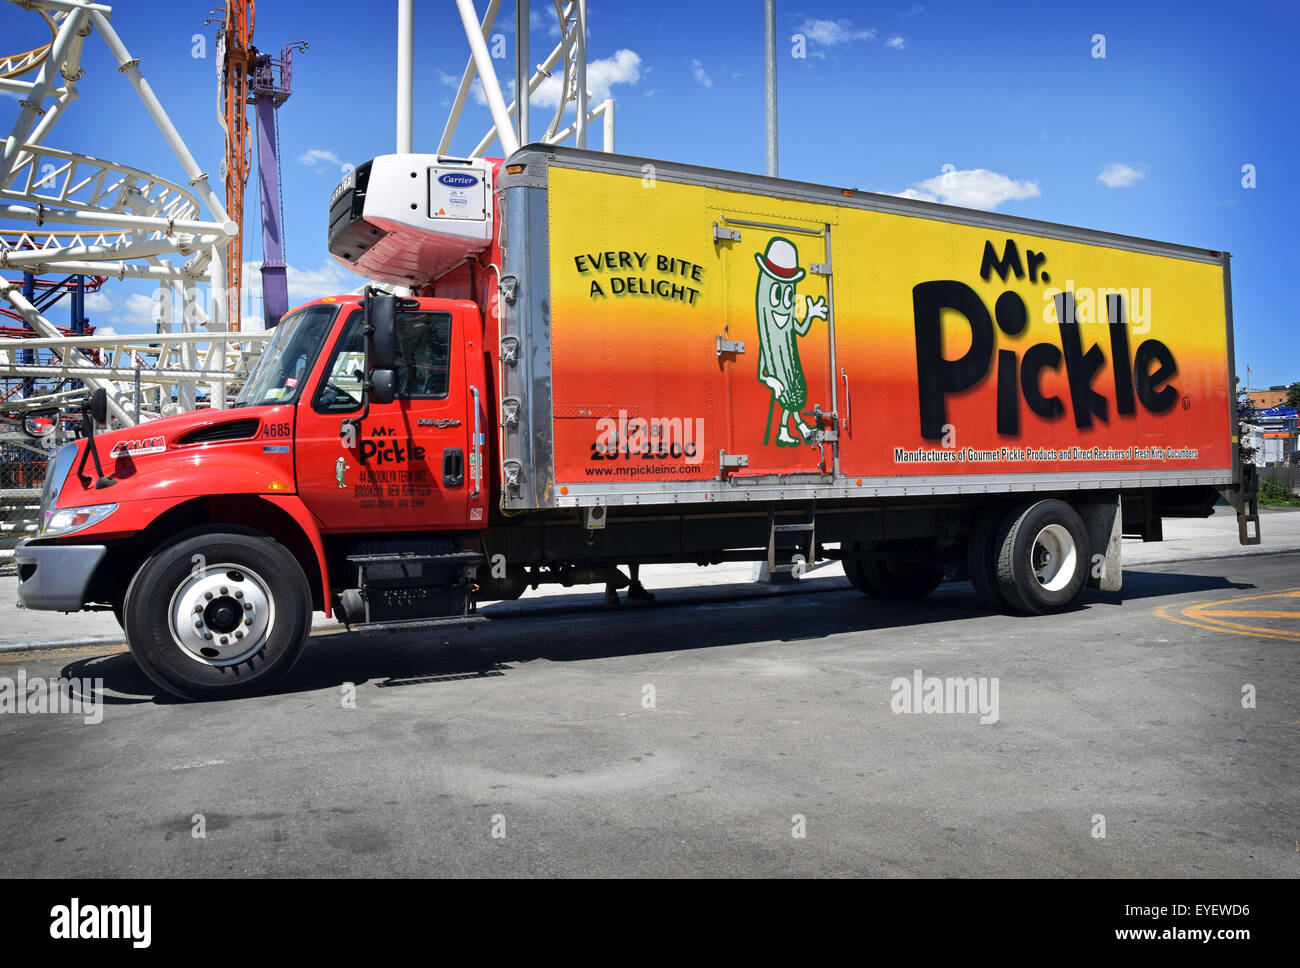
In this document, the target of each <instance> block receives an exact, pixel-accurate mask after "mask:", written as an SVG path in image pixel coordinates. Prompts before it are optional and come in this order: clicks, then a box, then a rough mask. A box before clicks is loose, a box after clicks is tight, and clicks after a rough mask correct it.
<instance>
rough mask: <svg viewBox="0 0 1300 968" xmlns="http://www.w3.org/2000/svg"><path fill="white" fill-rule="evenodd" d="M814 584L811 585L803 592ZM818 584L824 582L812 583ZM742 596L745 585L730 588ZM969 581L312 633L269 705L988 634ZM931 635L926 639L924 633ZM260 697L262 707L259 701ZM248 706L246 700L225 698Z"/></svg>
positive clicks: (106, 696) (1098, 595) (987, 616)
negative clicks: (895, 637)
mask: <svg viewBox="0 0 1300 968" xmlns="http://www.w3.org/2000/svg"><path fill="white" fill-rule="evenodd" d="M809 584H811V583H809ZM819 584H820V583H819ZM734 587H743V586H734ZM1255 587H1256V586H1254V585H1251V584H1242V583H1237V582H1232V581H1229V580H1228V579H1226V578H1223V577H1221V576H1214V575H1179V574H1167V573H1160V572H1142V571H1130V572H1126V573H1125V577H1124V589H1123V591H1121V592H1098V591H1090V592H1088V593H1087V594H1086V595H1085V596H1084V598H1083V601H1082V603H1081V605H1080V607H1079V609H1077V610H1076V613H1075V614H1076V615H1077V614H1080V613H1085V614H1086V613H1087V612H1089V611H1097V612H1098V614H1099V615H1104V614H1105V613H1106V612H1108V611H1109V609H1110V608H1112V607H1115V606H1120V605H1123V604H1125V603H1126V602H1132V601H1139V600H1142V599H1149V598H1158V597H1162V596H1173V595H1186V594H1192V593H1197V592H1207V591H1223V590H1250V589H1253V588H1255ZM1054 618H1055V617H1054V616H1042V617H1024V618H1020V619H1016V620H1015V621H1021V622H1025V623H1031V624H1032V623H1039V622H1052V621H1053V620H1054ZM1005 620H1006V619H1005V617H1004V616H1001V615H999V614H998V613H996V612H993V611H992V610H991V609H989V608H988V607H987V606H986V605H984V603H983V602H982V601H980V600H979V598H978V597H977V596H976V595H975V593H974V591H973V590H972V589H971V587H970V585H969V584H968V583H965V582H951V583H946V584H944V585H943V586H941V587H940V588H939V589H938V590H937V591H936V592H935V593H934V594H932V595H931V596H930V597H928V598H926V599H924V600H923V601H922V602H896V601H882V600H878V599H871V598H867V597H864V596H862V595H860V594H859V593H858V592H856V591H854V590H853V589H851V588H849V587H848V585H847V584H846V583H844V582H843V580H842V579H828V580H825V584H824V585H823V586H822V588H821V589H819V590H816V591H813V590H810V591H809V592H808V593H803V592H795V593H790V594H783V595H771V596H768V595H762V596H760V597H758V598H755V597H754V596H753V595H735V594H733V595H731V596H727V595H725V594H719V595H718V596H716V597H713V598H711V599H710V600H707V601H692V602H689V603H680V602H676V603H675V602H674V601H673V600H672V599H671V598H666V597H661V599H660V600H659V601H657V602H655V603H653V604H650V605H624V606H621V607H619V608H608V607H605V606H603V605H595V604H593V605H590V606H587V607H585V608H578V607H573V608H570V607H568V606H567V605H566V606H563V607H560V608H551V609H547V610H545V611H537V612H531V613H523V614H514V615H509V616H506V617H502V618H498V619H496V620H494V621H493V622H492V623H491V624H490V625H486V626H479V627H477V628H474V629H459V630H440V631H438V632H436V633H435V634H433V635H429V634H428V633H425V634H423V635H422V634H421V633H419V632H418V631H415V632H404V633H400V634H391V635H362V634H361V633H358V632H346V631H341V632H336V633H327V634H317V635H314V636H313V637H312V639H311V640H310V641H309V642H308V645H307V648H306V650H305V651H304V653H303V656H302V658H301V659H300V660H299V662H298V664H297V665H296V666H295V667H294V670H293V671H292V672H291V673H290V674H289V676H288V678H287V679H285V680H283V681H282V682H281V683H280V684H279V686H278V687H277V688H276V689H275V690H274V691H273V693H272V695H273V696H274V695H287V694H294V693H305V692H315V691H318V690H324V689H332V690H339V689H341V688H342V687H343V686H344V685H345V684H347V683H352V684H353V685H356V686H361V685H363V684H374V685H375V686H378V687H381V688H394V687H401V686H414V685H430V684H437V683H444V682H447V683H450V682H458V681H464V680H467V679H477V678H493V677H499V676H504V675H507V674H509V672H510V671H511V670H512V668H514V667H515V666H517V665H518V664H521V663H527V662H531V661H535V660H537V659H546V660H549V661H552V662H581V661H589V660H593V659H604V658H612V657H618V656H633V655H649V654H656V653H665V652H677V651H683V650H689V651H698V650H703V649H713V648H720V647H728V646H738V645H748V644H752V643H758V642H771V641H780V642H795V641H805V640H810V639H819V638H825V637H827V636H832V635H843V634H845V633H853V632H862V633H870V632H880V631H888V630H898V631H905V632H908V633H909V634H911V635H913V636H915V635H917V634H927V635H941V636H942V637H944V638H947V639H951V638H953V637H954V636H960V635H961V634H962V629H961V623H963V622H971V623H977V624H973V625H972V626H971V632H972V633H973V634H987V633H988V632H989V628H988V624H987V623H989V622H998V621H1005ZM927 629H928V630H930V631H928V632H925V631H924V630H927ZM62 675H64V676H67V677H69V678H75V679H78V680H82V681H85V680H87V679H89V680H94V679H100V680H102V681H103V688H102V695H101V698H102V700H103V702H104V703H106V704H108V705H117V704H137V703H142V702H152V703H158V704H170V703H173V702H178V701H179V700H175V699H173V698H172V697H170V696H168V695H166V694H165V693H162V692H161V691H160V690H158V689H157V687H156V686H154V685H153V683H151V682H150V681H149V680H148V679H147V678H146V677H145V676H144V674H143V673H142V672H140V670H139V668H138V667H137V666H136V664H135V662H134V660H133V659H132V658H131V656H130V655H129V654H128V653H119V654H116V655H111V656H99V657H93V658H88V659H80V660H77V661H75V662H72V663H70V664H68V665H66V666H65V667H64V668H63V670H62ZM266 698H267V697H260V699H261V701H265V700H266ZM231 701H242V702H250V701H251V702H256V701H259V698H254V699H251V700H248V699H246V700H231Z"/></svg>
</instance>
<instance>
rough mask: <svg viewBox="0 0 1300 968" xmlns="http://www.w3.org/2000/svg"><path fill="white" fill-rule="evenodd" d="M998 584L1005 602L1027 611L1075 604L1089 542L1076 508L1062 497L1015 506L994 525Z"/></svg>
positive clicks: (1083, 580)
mask: <svg viewBox="0 0 1300 968" xmlns="http://www.w3.org/2000/svg"><path fill="white" fill-rule="evenodd" d="M996 548H997V585H998V589H999V591H1000V592H1001V593H1002V595H1003V596H1004V597H1005V598H1006V600H1007V602H1008V604H1009V605H1010V606H1011V607H1012V608H1013V609H1015V610H1017V611H1021V612H1026V613H1029V614H1031V615H1046V614H1047V613H1049V612H1059V611H1063V610H1064V609H1067V608H1069V607H1070V606H1071V605H1073V604H1074V603H1075V602H1076V601H1077V600H1078V598H1079V596H1080V595H1081V594H1082V593H1083V588H1084V585H1085V584H1086V583H1087V581H1088V565H1089V562H1090V561H1091V557H1092V555H1091V546H1090V544H1089V541H1088V529H1087V528H1086V527H1085V526H1084V523H1083V518H1081V517H1080V516H1079V513H1078V512H1077V511H1075V510H1074V508H1072V507H1070V505H1068V504H1066V503H1065V502H1064V501H1058V500H1046V501H1035V502H1032V503H1028V504H1025V505H1022V506H1021V507H1019V508H1017V509H1015V510H1014V511H1012V512H1011V513H1010V514H1008V515H1007V517H1006V518H1005V519H1004V520H1003V522H1002V526H1001V527H1000V528H999V529H998V541H997V545H996Z"/></svg>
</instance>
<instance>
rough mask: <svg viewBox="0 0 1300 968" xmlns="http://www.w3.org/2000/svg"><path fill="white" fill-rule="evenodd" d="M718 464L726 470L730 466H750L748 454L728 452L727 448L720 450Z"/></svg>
mask: <svg viewBox="0 0 1300 968" xmlns="http://www.w3.org/2000/svg"><path fill="white" fill-rule="evenodd" d="M718 466H719V467H721V468H723V469H724V470H725V469H726V468H728V467H748V466H749V455H748V454H728V453H727V452H726V451H725V450H720V451H718Z"/></svg>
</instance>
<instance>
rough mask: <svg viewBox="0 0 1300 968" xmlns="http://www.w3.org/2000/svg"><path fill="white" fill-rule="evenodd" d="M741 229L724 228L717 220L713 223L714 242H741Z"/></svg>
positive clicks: (715, 243)
mask: <svg viewBox="0 0 1300 968" xmlns="http://www.w3.org/2000/svg"><path fill="white" fill-rule="evenodd" d="M739 241H740V229H724V228H723V227H722V226H721V225H719V224H718V223H717V222H714V223H713V244H714V245H717V244H718V243H719V242H739Z"/></svg>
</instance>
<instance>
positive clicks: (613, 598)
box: [605, 587, 619, 605]
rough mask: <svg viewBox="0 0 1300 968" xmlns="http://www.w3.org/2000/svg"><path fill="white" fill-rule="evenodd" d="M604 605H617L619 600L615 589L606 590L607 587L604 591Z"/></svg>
mask: <svg viewBox="0 0 1300 968" xmlns="http://www.w3.org/2000/svg"><path fill="white" fill-rule="evenodd" d="M605 604H606V605H617V604H619V600H618V589H617V588H608V587H607V588H606V589H605Z"/></svg>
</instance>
